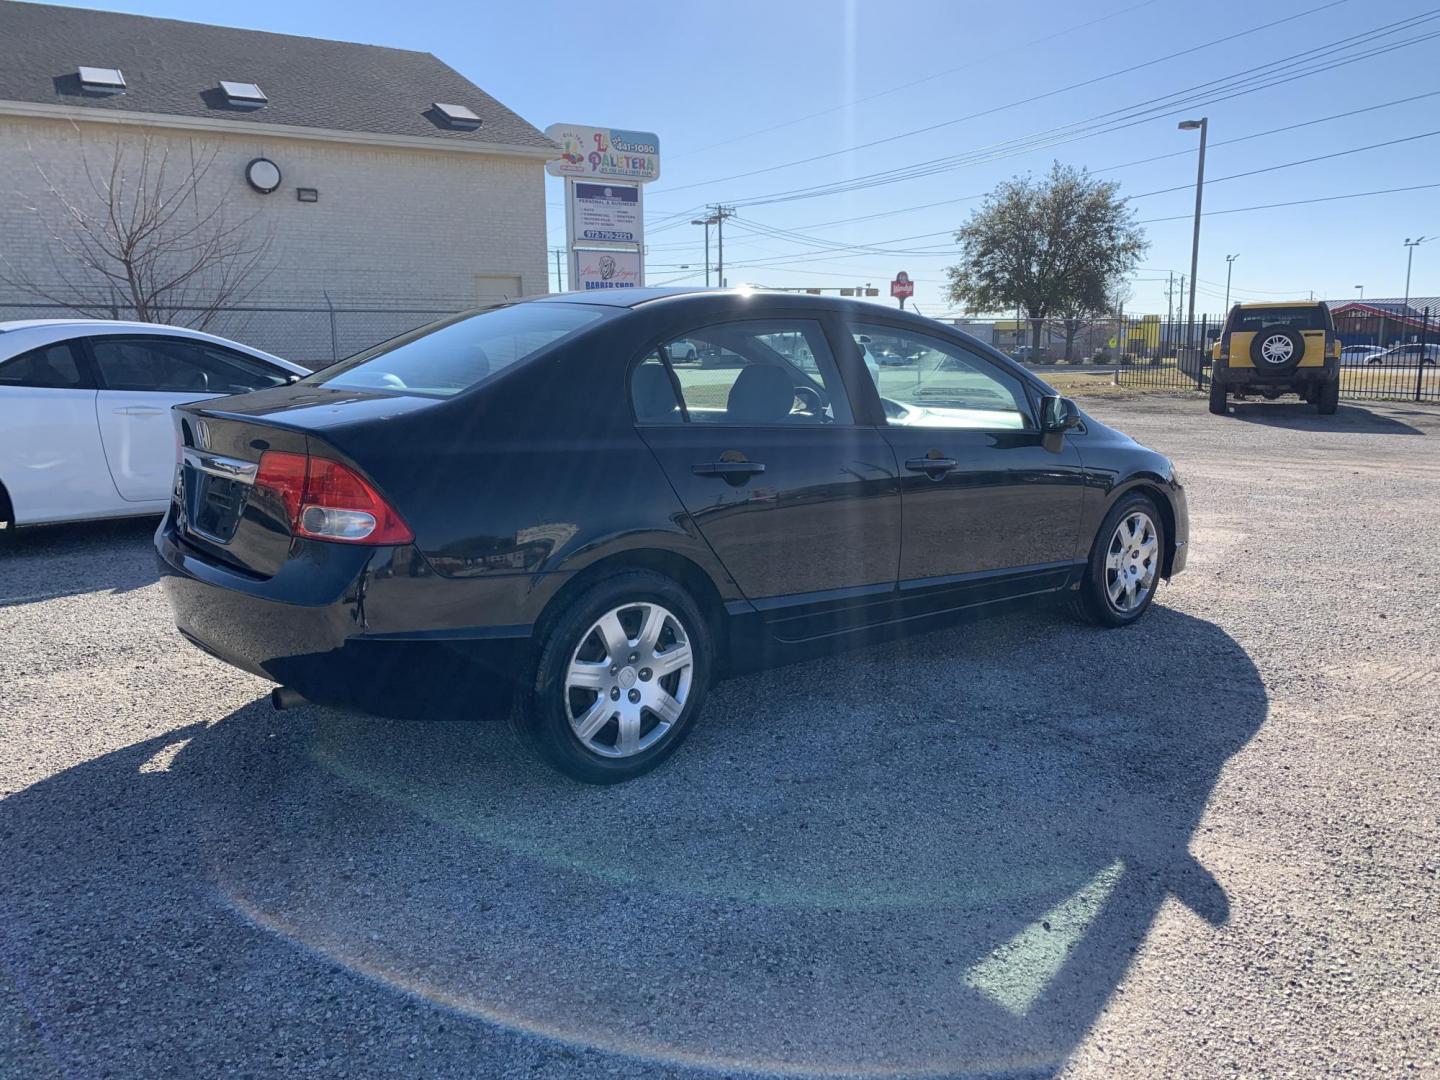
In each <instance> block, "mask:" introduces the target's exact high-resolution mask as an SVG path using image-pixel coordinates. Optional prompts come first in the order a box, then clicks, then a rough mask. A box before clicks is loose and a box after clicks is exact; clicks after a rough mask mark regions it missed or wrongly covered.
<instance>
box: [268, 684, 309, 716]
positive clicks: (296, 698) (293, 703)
mask: <svg viewBox="0 0 1440 1080" xmlns="http://www.w3.org/2000/svg"><path fill="white" fill-rule="evenodd" d="M270 704H271V706H272V707H273V708H274V709H275V711H276V712H282V711H283V710H285V709H297V708H299V707H300V706H301V705H309V704H310V702H309V701H307V700H306V699H305V696H304V695H303V694H301V693H300V691H298V690H296V689H294V688H293V687H289V686H277V687H276V688H275V689H274V690H271V691H270Z"/></svg>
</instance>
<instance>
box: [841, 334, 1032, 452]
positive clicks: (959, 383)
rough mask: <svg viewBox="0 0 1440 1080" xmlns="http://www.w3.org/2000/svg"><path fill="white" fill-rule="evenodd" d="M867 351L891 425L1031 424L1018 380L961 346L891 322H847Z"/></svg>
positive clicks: (993, 427)
mask: <svg viewBox="0 0 1440 1080" xmlns="http://www.w3.org/2000/svg"><path fill="white" fill-rule="evenodd" d="M849 330H850V332H851V334H852V335H853V336H854V338H855V343H856V345H857V346H860V347H862V348H864V349H865V350H866V352H867V353H868V355H869V356H870V357H873V358H874V362H873V363H871V362H868V361H867V363H866V365H865V370H866V371H867V372H869V374H870V378H871V380H872V381H873V382H874V383H875V389H876V390H877V391H878V392H879V394H880V401H881V404H882V405H883V406H884V408H885V418H886V421H887V422H888V423H889V425H890V426H891V427H927V428H971V429H975V430H982V431H997V430H998V431H1025V430H1033V429H1034V428H1035V422H1034V419H1033V418H1032V417H1031V415H1030V405H1029V399H1028V398H1027V396H1026V394H1025V387H1024V385H1023V384H1022V383H1021V381H1020V380H1019V379H1018V378H1016V377H1015V376H1013V375H1011V374H1010V373H1009V372H1007V371H1004V370H1002V369H1001V368H1000V367H999V366H998V365H996V364H994V363H992V362H991V361H989V360H988V359H986V358H985V357H983V356H981V355H979V354H978V353H974V352H971V351H970V350H969V349H966V348H964V347H962V346H959V345H955V344H952V343H951V342H948V341H944V340H941V339H940V338H933V337H930V336H929V335H928V334H918V333H915V332H914V331H911V330H899V329H895V328H892V327H886V326H878V325H867V324H863V323H856V324H851V325H850V327H849Z"/></svg>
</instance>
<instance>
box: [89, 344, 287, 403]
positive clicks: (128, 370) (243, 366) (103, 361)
mask: <svg viewBox="0 0 1440 1080" xmlns="http://www.w3.org/2000/svg"><path fill="white" fill-rule="evenodd" d="M90 351H91V354H92V355H93V356H94V357H95V364H96V366H97V367H99V369H100V378H101V379H102V380H103V382H104V384H105V387H106V389H108V390H136V391H150V392H152V393H157V392H158V393H192V392H193V393H197V394H243V393H246V392H247V391H250V390H261V389H264V388H265V387H267V386H279V385H281V384H282V383H284V382H286V381H287V379H288V375H287V374H286V373H285V372H283V371H279V370H277V369H275V368H273V367H271V366H270V365H269V364H265V363H262V362H261V361H259V360H255V359H253V358H251V357H248V356H242V355H241V354H240V353H236V352H232V351H230V350H229V349H222V348H219V347H218V346H213V345H210V344H208V343H205V342H200V341H189V340H186V339H185V338H177V337H95V338H91V339H90Z"/></svg>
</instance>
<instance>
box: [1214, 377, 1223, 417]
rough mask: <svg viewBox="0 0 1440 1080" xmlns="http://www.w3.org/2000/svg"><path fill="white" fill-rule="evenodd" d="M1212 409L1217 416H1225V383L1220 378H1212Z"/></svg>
mask: <svg viewBox="0 0 1440 1080" xmlns="http://www.w3.org/2000/svg"><path fill="white" fill-rule="evenodd" d="M1210 411H1211V412H1212V413H1214V414H1215V415H1216V416H1224V415H1225V412H1226V407H1225V384H1224V383H1222V382H1221V381H1220V380H1219V379H1216V378H1213V377H1212V378H1211V380H1210Z"/></svg>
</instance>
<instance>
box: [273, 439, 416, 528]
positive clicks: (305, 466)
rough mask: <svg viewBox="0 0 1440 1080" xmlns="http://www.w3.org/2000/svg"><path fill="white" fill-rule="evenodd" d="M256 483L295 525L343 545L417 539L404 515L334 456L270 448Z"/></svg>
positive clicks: (291, 524) (366, 481)
mask: <svg viewBox="0 0 1440 1080" xmlns="http://www.w3.org/2000/svg"><path fill="white" fill-rule="evenodd" d="M255 486H256V487H257V488H262V489H265V490H268V491H270V492H272V493H273V494H274V495H275V496H276V497H277V498H279V499H280V501H281V502H282V503H284V505H285V513H286V516H287V517H288V518H289V519H290V530H291V531H292V532H293V533H294V534H295V535H296V536H305V537H309V538H310V539H312V540H333V541H335V542H337V543H342V544H408V543H410V542H411V541H412V540H414V539H415V534H414V533H412V532H411V531H410V526H408V525H406V524H405V522H404V520H403V519H401V517H400V515H399V514H397V513H396V512H395V511H394V509H393V508H392V507H391V506H390V504H389V503H387V502H386V501H385V500H384V499H383V498H381V496H380V493H379V492H378V491H376V490H375V488H374V487H372V486H371V484H370V482H369V481H368V480H366V479H365V477H363V476H361V475H360V474H359V473H358V472H356V471H355V470H354V469H352V468H349V467H348V466H346V465H342V464H340V462H338V461H331V460H330V459H329V458H319V457H310V456H308V455H306V454H289V453H285V452H283V451H279V450H267V451H265V453H263V454H261V455H260V468H259V469H258V470H257V471H256V474H255Z"/></svg>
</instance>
